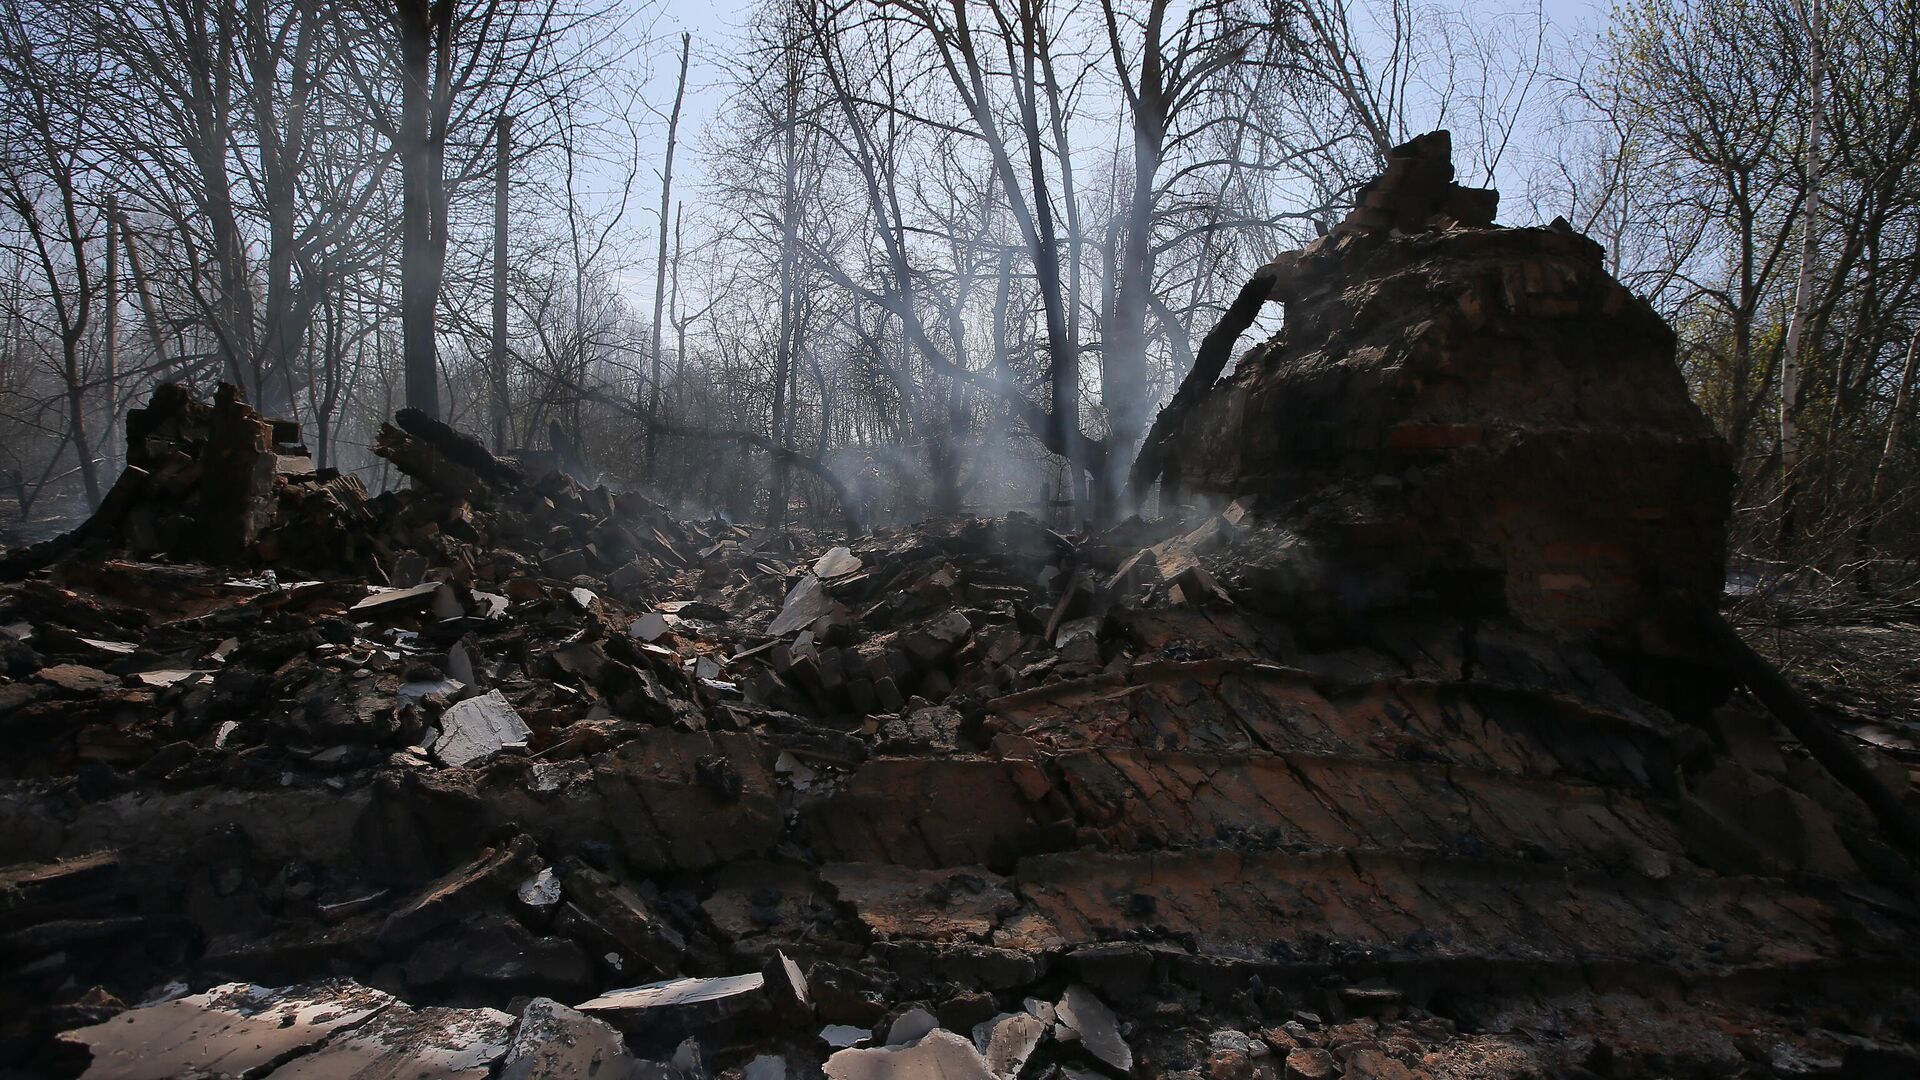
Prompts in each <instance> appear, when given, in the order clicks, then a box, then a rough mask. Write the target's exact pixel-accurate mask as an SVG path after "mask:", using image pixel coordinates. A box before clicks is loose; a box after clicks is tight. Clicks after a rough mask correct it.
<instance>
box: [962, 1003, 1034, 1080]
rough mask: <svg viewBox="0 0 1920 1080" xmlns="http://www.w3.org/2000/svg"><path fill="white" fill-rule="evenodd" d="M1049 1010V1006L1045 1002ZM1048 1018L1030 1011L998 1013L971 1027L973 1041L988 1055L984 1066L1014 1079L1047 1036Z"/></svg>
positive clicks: (985, 1055) (1001, 1079) (1002, 1077)
mask: <svg viewBox="0 0 1920 1080" xmlns="http://www.w3.org/2000/svg"><path fill="white" fill-rule="evenodd" d="M1048 1010H1049V1011H1051V1010H1052V1006H1048ZM1049 1024H1050V1021H1048V1020H1042V1019H1040V1018H1039V1017H1037V1016H1035V1015H1033V1014H1032V1013H1026V1012H1017V1013H1001V1014H1000V1015H998V1016H996V1017H994V1018H993V1019H991V1020H988V1021H986V1022H984V1023H982V1024H980V1025H979V1026H977V1027H975V1028H974V1029H973V1044H974V1045H975V1046H977V1047H979V1049H980V1053H981V1055H982V1056H983V1057H985V1058H986V1059H987V1068H988V1069H989V1070H990V1071H991V1072H992V1073H993V1075H995V1076H997V1077H1000V1080H1014V1077H1017V1076H1019V1075H1020V1070H1021V1069H1023V1068H1025V1067H1026V1064H1027V1059H1028V1058H1030V1057H1032V1056H1033V1051H1034V1049H1035V1048H1036V1047H1038V1046H1039V1045H1040V1040H1041V1039H1044V1038H1046V1035H1047V1028H1048V1026H1049Z"/></svg>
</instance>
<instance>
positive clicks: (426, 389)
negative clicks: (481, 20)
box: [394, 0, 440, 420]
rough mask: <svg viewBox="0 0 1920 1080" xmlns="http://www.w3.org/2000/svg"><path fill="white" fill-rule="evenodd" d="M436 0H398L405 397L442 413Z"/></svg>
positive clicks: (432, 413)
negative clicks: (437, 337) (437, 319)
mask: <svg viewBox="0 0 1920 1080" xmlns="http://www.w3.org/2000/svg"><path fill="white" fill-rule="evenodd" d="M435 6H436V5H435V3H434V2H433V0H396V4H395V7H394V24H395V28H396V30H397V31H398V32H399V38H400V127H399V142H400V147H399V150H400V176H401V180H400V328H401V337H402V344H401V356H402V360H401V362H402V365H403V370H404V371H405V374H406V403H407V405H408V406H410V407H412V408H415V409H419V410H420V411H421V412H423V413H425V414H427V415H428V416H429V417H432V418H434V419H436V420H437V419H439V418H440V385H439V381H440V378H439V377H440V372H439V362H438V359H437V357H436V355H435V351H434V308H435V306H436V303H437V301H438V298H439V292H440V266H439V265H438V263H437V261H436V259H435V258H434V255H435V246H434V221H433V216H434V215H433V210H434V198H433V195H434V189H435V187H436V186H437V185H435V184H434V182H433V181H434V178H433V172H434V163H435V160H436V158H435V155H434V153H433V144H432V120H433V116H432V105H433V102H432V86H433V82H432V79H433V39H434V21H435V20H434V10H433V9H434V7H435Z"/></svg>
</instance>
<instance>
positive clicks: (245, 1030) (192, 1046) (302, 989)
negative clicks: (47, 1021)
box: [60, 979, 394, 1080]
mask: <svg viewBox="0 0 1920 1080" xmlns="http://www.w3.org/2000/svg"><path fill="white" fill-rule="evenodd" d="M393 1004H394V999H393V997H392V996H391V995H389V994H384V993H381V992H380V991H378V990H374V989H370V988H368V987H365V986H361V985H360V984H358V983H356V982H353V981H352V980H347V979H340V980H333V981H329V982H323V983H314V984H310V985H306V986H295V987H289V988H287V989H279V990H276V989H268V988H266V987H260V986H253V985H250V984H248V983H226V984H224V985H221V986H216V987H214V988H213V989H211V990H209V991H207V992H206V993H204V994H192V995H189V996H187V997H181V998H175V999H174V1000H172V1001H167V1002H163V1003H161V1004H158V1005H150V1006H147V1007H145V1008H139V1009H132V1010H129V1011H127V1012H124V1013H121V1014H120V1015H119V1016H116V1017H114V1018H113V1019H111V1020H109V1021H107V1022H106V1023H104V1024H95V1025H93V1026H91V1027H83V1028H79V1029H77V1030H75V1031H69V1032H66V1033H65V1034H63V1035H61V1036H60V1038H61V1040H62V1041H64V1042H69V1043H76V1044H78V1045H80V1046H83V1047H85V1048H86V1049H87V1050H88V1051H89V1052H91V1053H92V1055H93V1061H92V1063H91V1064H90V1065H88V1067H87V1071H86V1072H85V1073H84V1074H83V1078H84V1080H171V1078H173V1077H180V1076H244V1075H247V1074H250V1073H255V1072H257V1071H259V1070H263V1069H266V1068H268V1067H270V1066H272V1065H273V1064H274V1063H275V1062H279V1061H284V1060H286V1059H288V1058H290V1057H292V1056H293V1055H295V1054H299V1053H302V1052H304V1051H307V1050H310V1049H311V1048H313V1047H315V1046H318V1045H320V1044H321V1043H322V1042H324V1041H325V1040H326V1039H327V1038H328V1037H329V1036H331V1035H332V1034H334V1033H335V1032H337V1031H342V1030H346V1029H350V1028H353V1027H355V1026H357V1025H359V1024H362V1023H364V1022H366V1021H367V1020H368V1019H370V1018H372V1017H373V1016H375V1015H376V1014H378V1013H379V1012H381V1011H382V1010H384V1009H386V1008H388V1007H389V1006H391V1005H393Z"/></svg>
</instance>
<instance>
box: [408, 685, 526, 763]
mask: <svg viewBox="0 0 1920 1080" xmlns="http://www.w3.org/2000/svg"><path fill="white" fill-rule="evenodd" d="M532 737H533V730H532V729H531V728H529V727H527V722H526V721H525V720H522V719H520V714H519V713H518V712H515V711H514V708H513V706H512V705H509V704H507V699H506V698H505V697H503V696H502V695H501V693H500V691H498V690H489V691H487V692H486V693H484V694H481V695H480V696H479V697H474V698H468V699H467V700H465V701H462V702H460V703H459V704H457V705H454V706H453V707H451V708H449V709H448V710H447V711H446V712H444V713H441V714H440V737H439V738H438V739H435V740H434V743H433V756H434V757H437V758H439V759H440V761H441V762H442V763H444V764H447V765H451V766H453V767H455V768H466V767H468V766H472V765H478V764H481V763H482V762H485V761H487V760H488V759H489V758H492V757H493V756H494V755H496V754H498V753H500V752H501V751H503V750H520V749H525V748H526V745H527V740H528V739H530V738H532Z"/></svg>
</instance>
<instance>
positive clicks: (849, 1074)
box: [823, 1028, 995, 1080]
mask: <svg viewBox="0 0 1920 1080" xmlns="http://www.w3.org/2000/svg"><path fill="white" fill-rule="evenodd" d="M823 1069H824V1071H825V1072H826V1074H827V1080H995V1078H994V1075H993V1073H992V1072H991V1071H989V1070H988V1068H987V1059H986V1058H983V1057H981V1056H980V1051H978V1050H975V1049H974V1048H973V1044H972V1043H971V1042H968V1041H967V1039H966V1038H965V1037H964V1036H961V1035H956V1034H954V1033H953V1032H951V1031H945V1030H941V1029H938V1028H936V1029H935V1030H933V1031H931V1032H928V1033H927V1035H926V1036H925V1037H924V1038H921V1039H920V1040H918V1041H916V1042H913V1043H909V1044H907V1045H906V1046H881V1047H875V1048H873V1049H865V1050H842V1051H840V1052H838V1053H836V1054H834V1055H833V1056H832V1057H829V1058H828V1059H827V1062H826V1065H825V1066H823Z"/></svg>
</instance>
